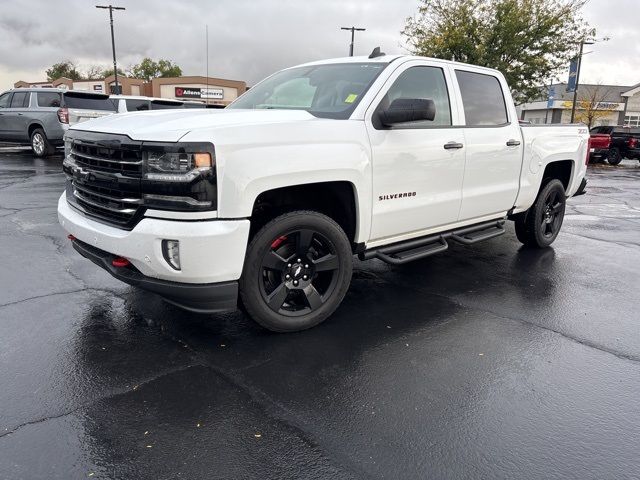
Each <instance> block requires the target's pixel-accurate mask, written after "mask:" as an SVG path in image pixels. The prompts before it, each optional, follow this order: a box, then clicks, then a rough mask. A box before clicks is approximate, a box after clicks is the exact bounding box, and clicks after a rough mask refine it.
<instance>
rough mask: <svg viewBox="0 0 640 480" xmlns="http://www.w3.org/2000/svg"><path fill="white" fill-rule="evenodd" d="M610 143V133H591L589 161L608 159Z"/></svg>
mask: <svg viewBox="0 0 640 480" xmlns="http://www.w3.org/2000/svg"><path fill="white" fill-rule="evenodd" d="M592 130H593V129H592ZM610 145H611V135H609V134H608V133H591V135H590V137H589V147H590V148H589V152H590V153H589V161H590V162H592V163H596V162H599V161H604V160H606V158H607V156H608V155H609V146H610Z"/></svg>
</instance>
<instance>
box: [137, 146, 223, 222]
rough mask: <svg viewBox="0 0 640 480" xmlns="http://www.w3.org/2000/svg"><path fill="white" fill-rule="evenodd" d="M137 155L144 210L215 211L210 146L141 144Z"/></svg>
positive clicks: (213, 173)
mask: <svg viewBox="0 0 640 480" xmlns="http://www.w3.org/2000/svg"><path fill="white" fill-rule="evenodd" d="M141 154H142V155H141V157H142V165H143V170H142V182H141V185H142V193H143V199H144V205H145V206H146V207H148V208H155V209H161V210H180V211H190V210H191V211H193V210H196V211H203V210H215V209H216V206H217V180H216V160H215V152H214V148H213V145H212V144H211V143H205V142H177V143H164V142H143V143H142V146H141Z"/></svg>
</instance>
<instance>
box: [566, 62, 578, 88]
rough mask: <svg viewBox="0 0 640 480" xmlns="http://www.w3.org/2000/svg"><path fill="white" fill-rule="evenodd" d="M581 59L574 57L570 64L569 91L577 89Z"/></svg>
mask: <svg viewBox="0 0 640 480" xmlns="http://www.w3.org/2000/svg"><path fill="white" fill-rule="evenodd" d="M579 61H580V59H578V58H574V59H573V60H571V63H570V64H569V81H568V82H567V92H575V91H576V80H577V77H578V62H579Z"/></svg>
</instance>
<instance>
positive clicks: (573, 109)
mask: <svg viewBox="0 0 640 480" xmlns="http://www.w3.org/2000/svg"><path fill="white" fill-rule="evenodd" d="M608 40H609V37H604V38H600V39H595V38H592V39H590V40H587V39H586V38H583V39H582V40H581V41H580V52H579V53H578V65H577V68H576V88H575V89H574V90H573V102H571V123H573V121H574V120H575V116H576V102H577V101H578V86H579V85H580V67H582V51H583V49H584V46H585V45H593V44H594V43H596V42H607V41H608ZM587 53H589V52H587Z"/></svg>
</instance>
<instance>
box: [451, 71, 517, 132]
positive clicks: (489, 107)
mask: <svg viewBox="0 0 640 480" xmlns="http://www.w3.org/2000/svg"><path fill="white" fill-rule="evenodd" d="M456 78H457V79H458V85H460V93H461V94H462V104H463V105H464V116H465V119H466V124H467V126H472V127H473V126H481V125H483V126H486V125H504V124H505V123H508V120H507V105H506V104H505V102H504V94H503V93H502V87H501V86H500V81H499V80H498V79H497V78H496V77H494V76H493V75H485V74H483V73H474V72H466V71H464V70H456Z"/></svg>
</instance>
